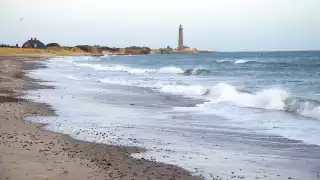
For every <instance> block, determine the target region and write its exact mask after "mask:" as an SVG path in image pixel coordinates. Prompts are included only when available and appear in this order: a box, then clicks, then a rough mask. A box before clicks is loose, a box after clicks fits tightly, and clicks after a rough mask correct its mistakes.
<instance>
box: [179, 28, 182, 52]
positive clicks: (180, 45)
mask: <svg viewBox="0 0 320 180" xmlns="http://www.w3.org/2000/svg"><path fill="white" fill-rule="evenodd" d="M178 51H180V52H181V51H183V28H182V25H181V24H180V26H179V40H178Z"/></svg>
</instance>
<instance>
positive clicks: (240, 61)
mask: <svg viewBox="0 0 320 180" xmlns="http://www.w3.org/2000/svg"><path fill="white" fill-rule="evenodd" d="M247 62H250V61H249V60H243V59H240V60H236V61H235V62H234V64H243V63H247Z"/></svg>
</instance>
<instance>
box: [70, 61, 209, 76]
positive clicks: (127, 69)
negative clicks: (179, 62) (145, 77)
mask: <svg viewBox="0 0 320 180" xmlns="http://www.w3.org/2000/svg"><path fill="white" fill-rule="evenodd" d="M74 64H75V65H76V66H78V67H89V68H93V69H95V70H98V71H122V72H128V73H132V74H141V73H165V74H185V75H205V74H209V73H210V72H211V71H210V70H207V69H202V68H192V69H182V68H179V67H175V66H168V67H162V68H159V69H151V68H150V69H146V68H132V67H126V66H122V65H101V64H88V63H74Z"/></svg>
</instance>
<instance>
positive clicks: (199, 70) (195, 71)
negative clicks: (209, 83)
mask: <svg viewBox="0 0 320 180" xmlns="http://www.w3.org/2000/svg"><path fill="white" fill-rule="evenodd" d="M210 73H211V71H210V70H208V69H202V68H194V69H193V68H192V69H186V70H185V71H184V72H183V74H185V75H207V74H210Z"/></svg>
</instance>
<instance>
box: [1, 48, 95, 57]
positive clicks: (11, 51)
mask: <svg viewBox="0 0 320 180" xmlns="http://www.w3.org/2000/svg"><path fill="white" fill-rule="evenodd" d="M0 54H2V55H34V54H37V55H60V56H74V55H88V54H89V53H87V52H85V51H82V50H81V49H79V48H72V49H70V50H67V49H63V48H59V49H58V48H56V49H51V48H50V49H34V48H7V47H4V48H0Z"/></svg>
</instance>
